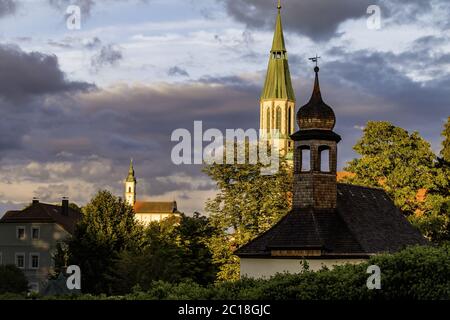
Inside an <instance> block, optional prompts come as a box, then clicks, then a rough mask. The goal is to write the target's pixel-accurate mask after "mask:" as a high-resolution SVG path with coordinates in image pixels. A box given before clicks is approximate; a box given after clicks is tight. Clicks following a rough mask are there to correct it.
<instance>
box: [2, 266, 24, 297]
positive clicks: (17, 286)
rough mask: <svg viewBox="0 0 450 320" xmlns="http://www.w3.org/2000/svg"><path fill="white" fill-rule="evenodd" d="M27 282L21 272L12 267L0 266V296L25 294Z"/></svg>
mask: <svg viewBox="0 0 450 320" xmlns="http://www.w3.org/2000/svg"><path fill="white" fill-rule="evenodd" d="M27 290H28V280H27V278H26V277H25V274H24V273H23V271H22V270H20V269H19V268H17V267H16V266H14V265H4V266H2V265H0V294H4V293H19V294H21V293H25V292H27Z"/></svg>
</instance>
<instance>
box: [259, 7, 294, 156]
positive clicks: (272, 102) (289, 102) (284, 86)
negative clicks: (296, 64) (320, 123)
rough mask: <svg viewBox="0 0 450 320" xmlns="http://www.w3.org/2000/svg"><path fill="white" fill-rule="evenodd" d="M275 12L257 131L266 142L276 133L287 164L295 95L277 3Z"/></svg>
mask: <svg viewBox="0 0 450 320" xmlns="http://www.w3.org/2000/svg"><path fill="white" fill-rule="evenodd" d="M277 10H278V13H277V17H276V23H275V33H274V35H273V41H272V49H271V50H270V57H269V65H268V67H267V74H266V79H265V83H264V88H263V90H262V93H261V98H260V130H261V133H262V134H268V135H269V138H270V134H271V132H273V130H278V131H279V133H280V136H279V143H280V152H281V154H282V155H286V156H287V158H288V160H289V158H290V157H291V151H292V148H293V142H292V141H291V140H290V138H289V136H290V135H291V134H293V133H294V126H295V123H294V115H295V94H294V89H293V87H292V81H291V74H290V72H289V63H288V56H287V50H286V43H285V41H284V34H283V23H282V21H281V3H280V1H278V6H277ZM269 141H270V139H269Z"/></svg>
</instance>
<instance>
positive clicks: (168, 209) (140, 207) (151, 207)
mask: <svg viewBox="0 0 450 320" xmlns="http://www.w3.org/2000/svg"><path fill="white" fill-rule="evenodd" d="M134 212H136V213H178V210H177V203H176V201H170V202H144V201H136V203H135V204H134Z"/></svg>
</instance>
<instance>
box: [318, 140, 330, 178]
mask: <svg viewBox="0 0 450 320" xmlns="http://www.w3.org/2000/svg"><path fill="white" fill-rule="evenodd" d="M319 160H320V171H321V172H330V148H329V147H328V146H321V147H319Z"/></svg>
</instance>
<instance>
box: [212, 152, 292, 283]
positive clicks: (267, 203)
mask: <svg viewBox="0 0 450 320" xmlns="http://www.w3.org/2000/svg"><path fill="white" fill-rule="evenodd" d="M261 167H262V166H261V165H260V164H223V165H222V164H214V165H209V166H206V167H205V168H204V172H205V173H206V174H208V175H209V177H210V178H211V179H213V180H214V181H215V182H216V184H217V188H218V193H217V195H216V196H215V198H213V199H209V200H208V201H207V203H206V210H207V212H208V213H209V215H210V221H211V225H212V226H213V227H214V228H215V230H216V233H215V234H214V236H213V237H211V239H210V242H209V245H210V248H211V250H212V252H213V258H214V262H215V263H216V264H217V265H218V266H219V268H220V271H219V273H218V279H219V280H233V279H238V278H239V259H238V258H237V257H236V256H234V255H233V251H234V250H235V249H237V248H239V247H241V246H242V245H244V244H246V243H247V242H248V241H250V240H252V239H254V238H255V237H256V236H258V235H259V234H261V233H262V232H264V231H266V230H268V229H269V228H270V227H271V226H273V225H274V224H275V223H276V222H277V221H278V220H279V219H280V218H281V217H283V216H284V215H285V214H286V213H287V212H288V211H289V210H290V207H291V201H290V195H291V194H290V192H291V190H292V174H291V170H290V168H289V167H288V165H287V164H286V163H285V161H283V160H282V161H281V163H280V170H279V171H278V172H277V173H276V174H274V175H261V171H260V169H261Z"/></svg>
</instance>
